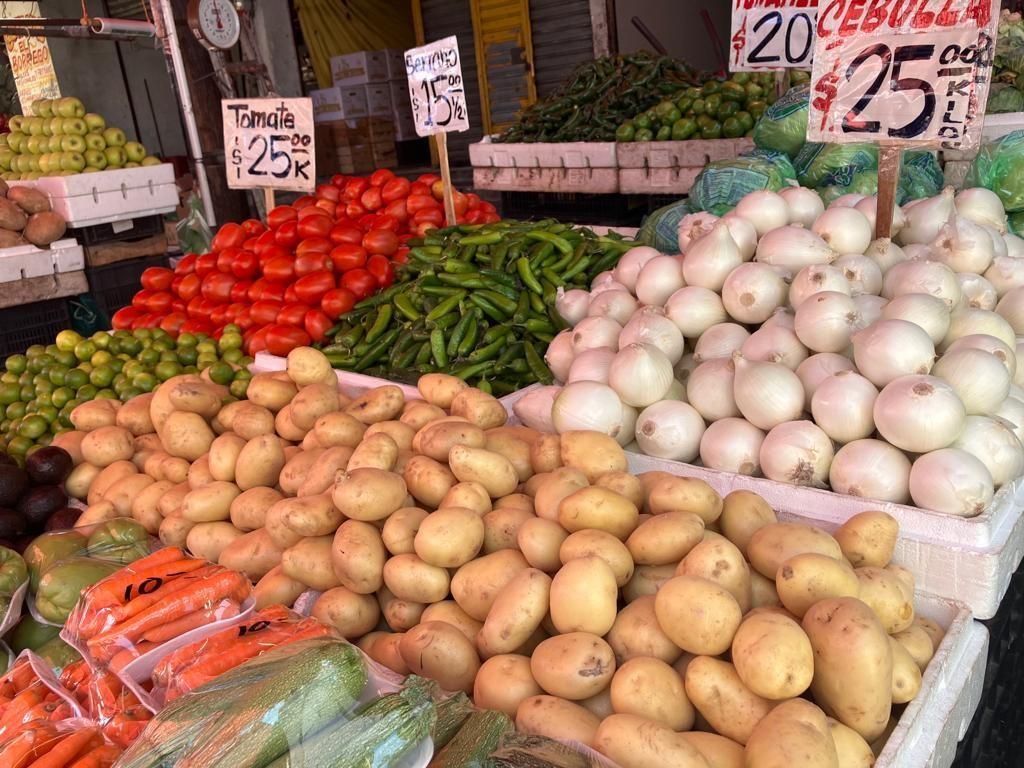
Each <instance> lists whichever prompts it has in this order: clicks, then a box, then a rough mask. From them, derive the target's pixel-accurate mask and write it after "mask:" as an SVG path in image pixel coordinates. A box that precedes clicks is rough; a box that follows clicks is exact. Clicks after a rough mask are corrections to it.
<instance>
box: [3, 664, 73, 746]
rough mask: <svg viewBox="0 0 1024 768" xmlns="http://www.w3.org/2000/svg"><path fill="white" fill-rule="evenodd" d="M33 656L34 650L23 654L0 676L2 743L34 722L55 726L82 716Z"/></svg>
mask: <svg viewBox="0 0 1024 768" xmlns="http://www.w3.org/2000/svg"><path fill="white" fill-rule="evenodd" d="M31 656H32V654H31V652H30V651H26V652H24V653H23V654H21V655H20V656H19V657H18V658H17V659H16V660H15V661H14V663H13V664H12V665H11V668H10V669H9V670H7V673H6V674H5V675H4V676H3V677H0V741H2V740H6V739H10V738H11V737H13V736H14V735H16V734H17V733H18V732H20V731H21V730H23V729H24V728H25V727H26V726H28V725H29V724H31V723H37V722H45V723H54V722H58V721H60V720H65V719H67V718H70V717H74V716H76V715H77V714H79V712H77V711H76V710H75V708H74V707H73V703H72V702H71V701H69V700H68V699H67V698H66V697H65V696H62V695H60V694H58V693H57V692H56V691H55V690H54V689H53V688H51V687H50V686H48V685H47V684H46V683H45V682H44V681H43V679H42V678H41V677H40V674H39V672H40V669H41V667H40V666H39V665H36V664H33V663H32V658H31ZM2 764H3V763H2V761H0V765H2Z"/></svg>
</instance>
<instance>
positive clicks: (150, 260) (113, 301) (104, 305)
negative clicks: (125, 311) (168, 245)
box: [85, 255, 169, 318]
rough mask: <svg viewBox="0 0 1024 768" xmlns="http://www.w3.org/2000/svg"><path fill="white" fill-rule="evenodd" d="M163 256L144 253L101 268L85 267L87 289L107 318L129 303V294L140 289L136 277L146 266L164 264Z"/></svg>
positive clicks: (133, 293) (162, 265)
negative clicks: (140, 256) (136, 257)
mask: <svg viewBox="0 0 1024 768" xmlns="http://www.w3.org/2000/svg"><path fill="white" fill-rule="evenodd" d="M166 266H169V261H168V258H167V256H166V255H163V256H144V257H142V258H140V259H130V260H128V261H118V262H115V263H114V264H107V265H106V266H103V267H86V268H85V277H86V279H87V280H88V281H89V292H90V293H91V294H92V295H93V297H94V298H95V299H96V304H97V306H99V308H100V309H101V310H103V311H104V312H105V313H106V314H107V317H108V318H109V317H110V316H111V315H113V314H114V313H115V312H117V310H119V309H121V307H127V306H128V305H129V304H131V303H132V297H133V296H135V294H136V293H138V292H139V291H140V290H142V284H141V283H140V282H139V278H140V277H142V273H143V272H144V271H145V270H147V269H148V268H149V267H166Z"/></svg>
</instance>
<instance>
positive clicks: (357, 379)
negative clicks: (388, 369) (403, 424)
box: [249, 352, 423, 400]
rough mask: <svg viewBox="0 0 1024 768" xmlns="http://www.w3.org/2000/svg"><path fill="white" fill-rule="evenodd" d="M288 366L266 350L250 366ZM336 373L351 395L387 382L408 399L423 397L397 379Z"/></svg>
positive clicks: (252, 368) (272, 368)
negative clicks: (388, 379)
mask: <svg viewBox="0 0 1024 768" xmlns="http://www.w3.org/2000/svg"><path fill="white" fill-rule="evenodd" d="M287 366H288V361H287V360H286V359H285V358H283V357H277V356H276V355H268V354H267V353H265V352H257V353H256V358H255V360H254V361H253V363H252V365H250V366H249V370H250V371H252V372H253V373H266V372H269V371H283V370H285V369H286V368H287ZM334 373H335V374H336V375H337V377H338V388H339V389H340V390H341V392H343V393H344V394H346V395H348V396H349V397H358V396H359V395H361V394H363V393H364V392H366V391H367V390H368V389H373V388H374V387H382V386H384V385H385V384H393V385H394V386H396V387H398V388H399V389H401V390H402V393H403V394H404V395H405V398H406V399H407V400H422V399H423V395H421V394H420V391H419V390H418V389H416V387H413V386H410V385H409V384H399V383H398V382H396V381H387V380H386V379H378V378H377V377H376V376H366V375H365V374H362V373H352V372H351V371H339V370H335V371H334Z"/></svg>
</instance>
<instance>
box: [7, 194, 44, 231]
mask: <svg viewBox="0 0 1024 768" xmlns="http://www.w3.org/2000/svg"><path fill="white" fill-rule="evenodd" d="M14 189H19V187H15V188H14ZM28 191H29V192H35V190H28ZM35 194H40V193H38V192H35ZM27 223H28V216H26V215H25V211H23V210H22V209H21V208H20V207H18V206H17V205H15V204H14V203H13V202H11V201H10V200H8V199H6V198H3V197H0V227H2V228H3V229H9V230H11V231H13V232H21V231H22V230H23V229H25V225H26V224H27Z"/></svg>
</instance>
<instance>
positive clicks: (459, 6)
mask: <svg viewBox="0 0 1024 768" xmlns="http://www.w3.org/2000/svg"><path fill="white" fill-rule="evenodd" d="M469 2H470V0H420V9H421V13H422V17H423V39H424V40H425V41H426V42H430V41H431V40H440V39H441V38H442V37H448V36H449V35H456V36H457V37H458V38H459V54H460V55H461V56H462V77H463V79H464V80H465V83H466V106H467V107H468V109H469V124H470V129H469V130H468V131H466V132H465V133H449V134H448V159H449V162H450V163H451V164H452V165H453V166H460V165H461V166H468V165H469V145H470V144H471V143H473V142H475V141H480V138H481V137H482V136H483V118H482V117H481V115H482V114H483V111H482V108H481V106H480V89H479V86H478V85H477V82H478V81H477V68H476V48H475V46H474V44H473V16H472V13H471V11H470V7H469Z"/></svg>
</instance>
